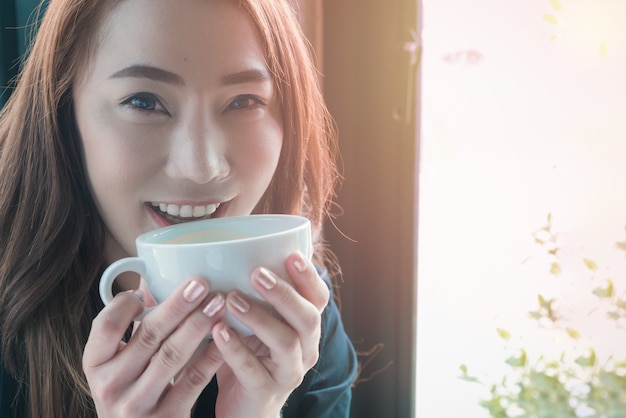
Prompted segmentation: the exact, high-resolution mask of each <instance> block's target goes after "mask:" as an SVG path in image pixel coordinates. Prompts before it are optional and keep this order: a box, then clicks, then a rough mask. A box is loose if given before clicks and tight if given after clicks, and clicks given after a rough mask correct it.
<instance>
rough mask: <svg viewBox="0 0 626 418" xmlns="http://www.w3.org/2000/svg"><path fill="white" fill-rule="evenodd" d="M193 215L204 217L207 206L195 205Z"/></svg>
mask: <svg viewBox="0 0 626 418" xmlns="http://www.w3.org/2000/svg"><path fill="white" fill-rule="evenodd" d="M192 215H193V217H194V218H201V217H203V216H204V215H206V206H194V208H193V214H192Z"/></svg>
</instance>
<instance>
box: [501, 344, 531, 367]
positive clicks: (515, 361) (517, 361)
mask: <svg viewBox="0 0 626 418" xmlns="http://www.w3.org/2000/svg"><path fill="white" fill-rule="evenodd" d="M505 363H506V364H508V365H509V366H511V367H524V366H525V365H526V350H524V349H523V348H522V349H520V355H519V357H515V356H511V357H509V358H508V359H506V360H505Z"/></svg>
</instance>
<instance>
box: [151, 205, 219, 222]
mask: <svg viewBox="0 0 626 418" xmlns="http://www.w3.org/2000/svg"><path fill="white" fill-rule="evenodd" d="M220 204H221V203H210V204H207V205H177V204H174V203H161V202H152V203H151V205H152V208H153V209H154V211H155V212H157V213H158V214H159V215H161V216H162V217H164V218H165V219H167V220H168V221H170V222H172V223H181V222H189V221H194V220H200V219H207V218H210V217H211V215H213V214H214V213H215V212H216V211H217V209H218V208H219V207H220Z"/></svg>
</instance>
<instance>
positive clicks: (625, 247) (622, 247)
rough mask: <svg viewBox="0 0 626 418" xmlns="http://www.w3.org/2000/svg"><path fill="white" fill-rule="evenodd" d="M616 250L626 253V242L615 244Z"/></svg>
mask: <svg viewBox="0 0 626 418" xmlns="http://www.w3.org/2000/svg"><path fill="white" fill-rule="evenodd" d="M615 248H617V249H618V250H622V251H626V241H618V242H616V243H615Z"/></svg>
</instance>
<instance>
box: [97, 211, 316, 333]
mask: <svg viewBox="0 0 626 418" xmlns="http://www.w3.org/2000/svg"><path fill="white" fill-rule="evenodd" d="M135 243H136V246H137V257H127V258H123V259H121V260H118V261H116V262H114V263H113V264H111V265H110V266H109V267H107V269H106V270H105V272H104V273H103V274H102V277H101V279H100V297H101V298H102V301H103V302H104V303H105V304H108V303H109V302H111V300H112V299H113V292H112V286H113V282H114V281H115V279H116V278H117V277H118V276H119V275H120V274H122V273H124V272H136V273H138V274H139V275H140V276H141V277H143V278H144V280H145V282H146V284H147V286H148V289H149V290H150V293H151V294H152V296H153V297H154V299H155V300H156V302H157V303H161V302H162V301H163V300H164V299H165V298H166V297H167V296H168V295H169V294H170V293H171V292H172V291H173V290H174V289H175V288H176V287H178V285H180V284H181V283H182V282H184V281H185V280H187V279H189V278H190V277H191V276H201V277H203V278H204V279H206V280H207V281H208V283H209V286H210V291H211V292H218V291H219V292H223V293H226V292H228V291H230V290H235V289H236V290H239V291H241V292H242V293H245V294H248V295H251V296H253V297H256V298H257V299H259V300H260V301H261V302H263V303H265V302H264V301H263V300H262V299H261V297H260V296H259V295H258V294H257V293H256V292H255V291H254V289H253V287H252V284H251V282H250V275H251V273H252V271H253V270H254V269H255V268H257V267H266V268H268V269H270V270H272V271H273V272H275V273H276V274H278V275H279V276H281V277H283V278H285V279H287V280H288V279H289V276H288V275H287V272H286V270H285V260H286V258H287V256H288V255H289V254H291V253H292V252H294V251H300V252H301V253H302V254H304V256H305V257H307V258H309V259H310V258H311V256H312V253H313V246H312V243H311V224H310V222H309V220H308V219H307V218H304V217H301V216H295V215H248V216H234V217H225V218H216V219H207V220H202V221H194V222H187V223H183V224H178V225H172V226H168V227H164V228H160V229H156V230H153V231H150V232H147V233H145V234H142V235H140V236H139V237H138V238H137V239H136V242H135ZM265 304H266V303H265ZM266 305H267V304H266ZM225 322H226V323H227V324H228V325H229V326H230V327H231V328H233V329H234V330H236V331H237V332H238V333H239V334H240V335H242V336H245V335H251V334H252V332H251V330H250V329H249V328H247V327H245V326H244V325H243V324H241V323H240V322H239V321H237V320H236V319H235V318H234V317H233V316H232V315H230V313H227V314H226V318H225Z"/></svg>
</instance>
